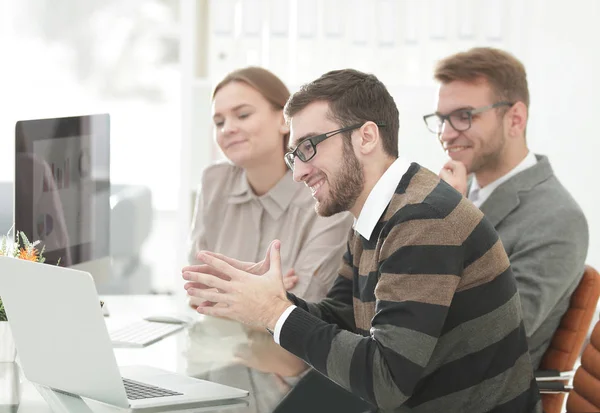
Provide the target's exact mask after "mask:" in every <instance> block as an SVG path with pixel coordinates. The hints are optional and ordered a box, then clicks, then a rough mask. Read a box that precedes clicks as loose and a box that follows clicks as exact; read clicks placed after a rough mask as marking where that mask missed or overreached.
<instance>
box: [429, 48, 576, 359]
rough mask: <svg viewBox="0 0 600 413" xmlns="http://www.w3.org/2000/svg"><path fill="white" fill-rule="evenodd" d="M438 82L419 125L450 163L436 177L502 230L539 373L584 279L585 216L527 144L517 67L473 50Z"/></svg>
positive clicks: (442, 67)
mask: <svg viewBox="0 0 600 413" xmlns="http://www.w3.org/2000/svg"><path fill="white" fill-rule="evenodd" d="M435 79H436V80H437V81H439V82H440V83H441V85H440V89H439V95H438V105H437V111H436V112H435V113H432V114H430V115H426V116H425V117H424V119H425V123H426V125H427V128H428V129H429V130H430V131H431V132H432V133H434V134H435V135H436V136H437V138H438V140H439V141H440V144H441V145H442V147H443V149H444V151H445V152H446V153H447V154H448V156H449V157H450V160H449V161H448V162H447V163H446V165H445V166H444V167H443V169H442V171H441V172H440V177H441V178H443V179H444V180H445V181H446V182H448V183H449V184H451V185H452V186H453V187H454V188H455V189H457V190H458V191H459V192H461V193H462V194H463V195H465V196H467V197H468V198H469V199H470V200H471V201H472V202H473V203H474V204H475V205H476V206H477V207H479V208H480V209H481V211H482V212H483V213H484V214H485V215H486V217H488V219H489V220H490V221H491V223H492V224H493V225H494V227H495V228H496V230H497V231H498V233H499V235H500V239H501V240H502V243H503V244H504V248H505V249H506V252H507V253H508V257H509V259H510V263H511V266H512V269H513V272H514V274H515V277H516V279H517V283H518V288H519V292H520V296H521V304H522V307H523V318H524V321H525V329H526V331H527V336H528V341H529V349H530V353H531V357H532V361H533V364H534V367H535V368H537V367H538V365H539V363H540V361H541V358H542V356H543V354H544V352H545V351H546V349H547V348H548V345H549V344H550V340H551V338H552V335H553V334H554V331H555V330H556V329H557V328H558V325H559V323H560V319H561V317H562V315H563V314H564V312H565V311H566V309H567V308H568V305H569V300H570V297H571V294H572V292H573V291H574V289H575V288H576V287H577V285H578V283H579V281H580V279H581V276H582V274H583V269H584V264H585V258H586V255H587V249H588V226H587V223H586V219H585V217H584V215H583V212H582V211H581V209H580V208H579V206H578V205H577V203H576V202H575V201H574V200H573V198H572V197H571V195H570V194H569V192H568V191H567V190H566V189H565V188H564V187H563V186H562V185H561V183H560V182H559V181H558V179H557V178H556V176H555V175H554V173H553V171H552V167H551V166H550V162H549V160H548V158H547V157H546V156H542V155H535V154H534V153H533V152H530V151H529V149H528V147H527V141H526V133H525V132H526V126H527V119H528V115H529V90H528V87H527V76H526V73H525V68H524V66H523V64H522V63H521V62H520V61H518V60H517V59H516V58H515V57H513V56H512V55H510V54H509V53H506V52H504V51H501V50H497V49H492V48H475V49H472V50H469V51H467V52H463V53H458V54H455V55H452V56H449V57H447V58H445V59H443V60H441V61H440V62H439V63H438V64H437V67H436V69H435ZM469 178H470V179H469Z"/></svg>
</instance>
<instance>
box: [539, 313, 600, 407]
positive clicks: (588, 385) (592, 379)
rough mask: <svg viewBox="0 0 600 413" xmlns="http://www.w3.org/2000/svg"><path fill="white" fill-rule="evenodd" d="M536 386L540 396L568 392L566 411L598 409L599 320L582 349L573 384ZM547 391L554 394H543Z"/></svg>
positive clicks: (599, 372)
mask: <svg viewBox="0 0 600 413" xmlns="http://www.w3.org/2000/svg"><path fill="white" fill-rule="evenodd" d="M538 386H539V387H540V392H541V393H542V397H547V396H561V397H564V394H566V393H568V394H569V396H568V398H567V412H570V413H575V412H577V413H591V412H599V411H600V391H599V390H600V321H599V322H597V323H596V326H595V328H594V331H593V332H592V336H591V339H590V342H589V343H588V344H587V345H586V347H585V349H584V350H583V354H582V356H581V365H580V366H579V367H578V368H577V371H576V373H575V377H574V378H573V384H572V385H567V384H565V383H564V382H560V381H557V382H538ZM547 392H551V393H554V394H545V393H547ZM558 393H560V394H558ZM544 407H545V406H544ZM553 408H554V406H553ZM546 412H547V413H548V412H550V410H546Z"/></svg>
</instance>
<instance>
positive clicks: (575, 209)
mask: <svg viewBox="0 0 600 413" xmlns="http://www.w3.org/2000/svg"><path fill="white" fill-rule="evenodd" d="M536 158H537V164H536V165H535V166H532V167H530V168H528V169H526V170H524V171H522V172H520V173H518V174H517V175H515V176H513V177H512V178H510V179H509V180H508V181H506V182H504V183H503V184H502V185H500V186H499V187H498V188H496V189H495V190H494V192H492V194H491V195H490V197H489V198H488V199H487V200H486V201H485V202H484V203H483V205H481V211H482V212H483V213H484V214H485V216H486V217H487V218H488V219H489V220H490V221H491V222H492V224H493V225H494V227H495V228H496V230H497V231H498V233H499V234H500V239H501V240H502V243H503V244H504V248H505V249H506V253H507V254H508V258H509V259H510V263H511V266H512V269H513V272H514V274H515V277H516V280H517V284H518V289H519V293H520V294H519V295H520V298H521V305H522V308H523V320H524V322H525V330H526V331H527V337H528V341H529V351H530V353H531V361H532V363H533V366H534V368H537V367H538V365H539V363H540V361H541V358H542V356H543V355H544V352H545V351H546V349H547V348H548V345H549V344H550V340H551V338H552V335H553V334H554V331H555V330H556V328H557V327H558V325H559V323H560V319H561V317H562V315H563V314H564V312H565V311H566V309H567V307H568V306H569V299H570V297H571V294H572V293H573V291H574V290H575V288H576V287H577V284H578V283H579V281H580V279H581V276H582V274H583V269H584V265H585V259H586V255H587V250H588V226H587V221H586V219H585V216H584V215H583V212H582V210H581V208H580V207H579V205H577V203H576V202H575V200H574V199H573V198H572V197H571V195H570V194H569V192H567V190H566V189H565V188H564V187H563V186H562V185H561V183H560V182H559V181H558V179H557V178H556V176H554V172H553V171H552V167H551V166H550V162H549V161H548V158H547V157H546V156H541V155H536Z"/></svg>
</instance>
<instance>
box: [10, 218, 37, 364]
mask: <svg viewBox="0 0 600 413" xmlns="http://www.w3.org/2000/svg"><path fill="white" fill-rule="evenodd" d="M11 231H12V229H11ZM11 231H9V233H8V234H7V235H5V236H2V238H1V240H0V256H8V257H14V258H18V259H22V260H28V261H34V262H40V263H43V262H44V261H46V258H44V247H42V249H41V251H38V249H37V248H36V247H37V245H38V244H39V243H40V242H39V241H35V242H30V241H29V239H28V238H27V236H26V235H25V233H23V232H22V231H19V232H18V237H17V240H16V241H13V239H14V237H13V236H10V233H11ZM16 355H17V352H16V349H15V343H14V340H13V337H12V333H11V331H10V327H9V325H8V322H7V318H6V311H5V309H4V305H3V304H2V297H0V362H12V361H15V358H16Z"/></svg>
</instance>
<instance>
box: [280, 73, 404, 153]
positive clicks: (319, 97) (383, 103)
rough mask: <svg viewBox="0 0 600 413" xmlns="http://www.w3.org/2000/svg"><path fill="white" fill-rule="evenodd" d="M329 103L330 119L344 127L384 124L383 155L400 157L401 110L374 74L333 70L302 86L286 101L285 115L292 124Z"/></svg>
mask: <svg viewBox="0 0 600 413" xmlns="http://www.w3.org/2000/svg"><path fill="white" fill-rule="evenodd" d="M318 101H325V102H328V103H329V115H330V116H331V118H332V119H333V120H335V121H336V122H338V123H339V124H340V126H341V127H346V126H350V125H352V124H356V123H361V122H367V121H372V122H381V123H383V124H385V126H384V127H382V128H381V129H380V135H381V140H382V142H383V149H384V151H385V152H386V153H387V154H388V155H390V156H392V157H394V158H397V157H398V129H399V128H400V120H399V114H398V107H397V106H396V103H395V102H394V98H393V97H392V95H390V93H389V92H388V90H387V88H386V87H385V85H384V84H383V83H382V82H381V81H380V80H379V79H377V77H375V76H374V75H372V74H368V73H363V72H359V71H358V70H354V69H343V70H333V71H331V72H327V73H325V74H324V75H323V76H321V77H320V78H318V79H317V80H314V81H312V82H310V83H307V84H305V85H303V86H302V87H301V88H300V90H298V91H297V92H296V93H294V94H293V95H292V96H291V97H290V99H289V100H288V101H287V103H286V105H285V108H284V115H285V117H286V119H287V120H288V121H289V119H290V118H292V117H293V116H294V115H295V114H296V113H298V112H300V111H301V110H303V109H304V108H306V107H307V106H308V105H310V104H311V103H313V102H318Z"/></svg>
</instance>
